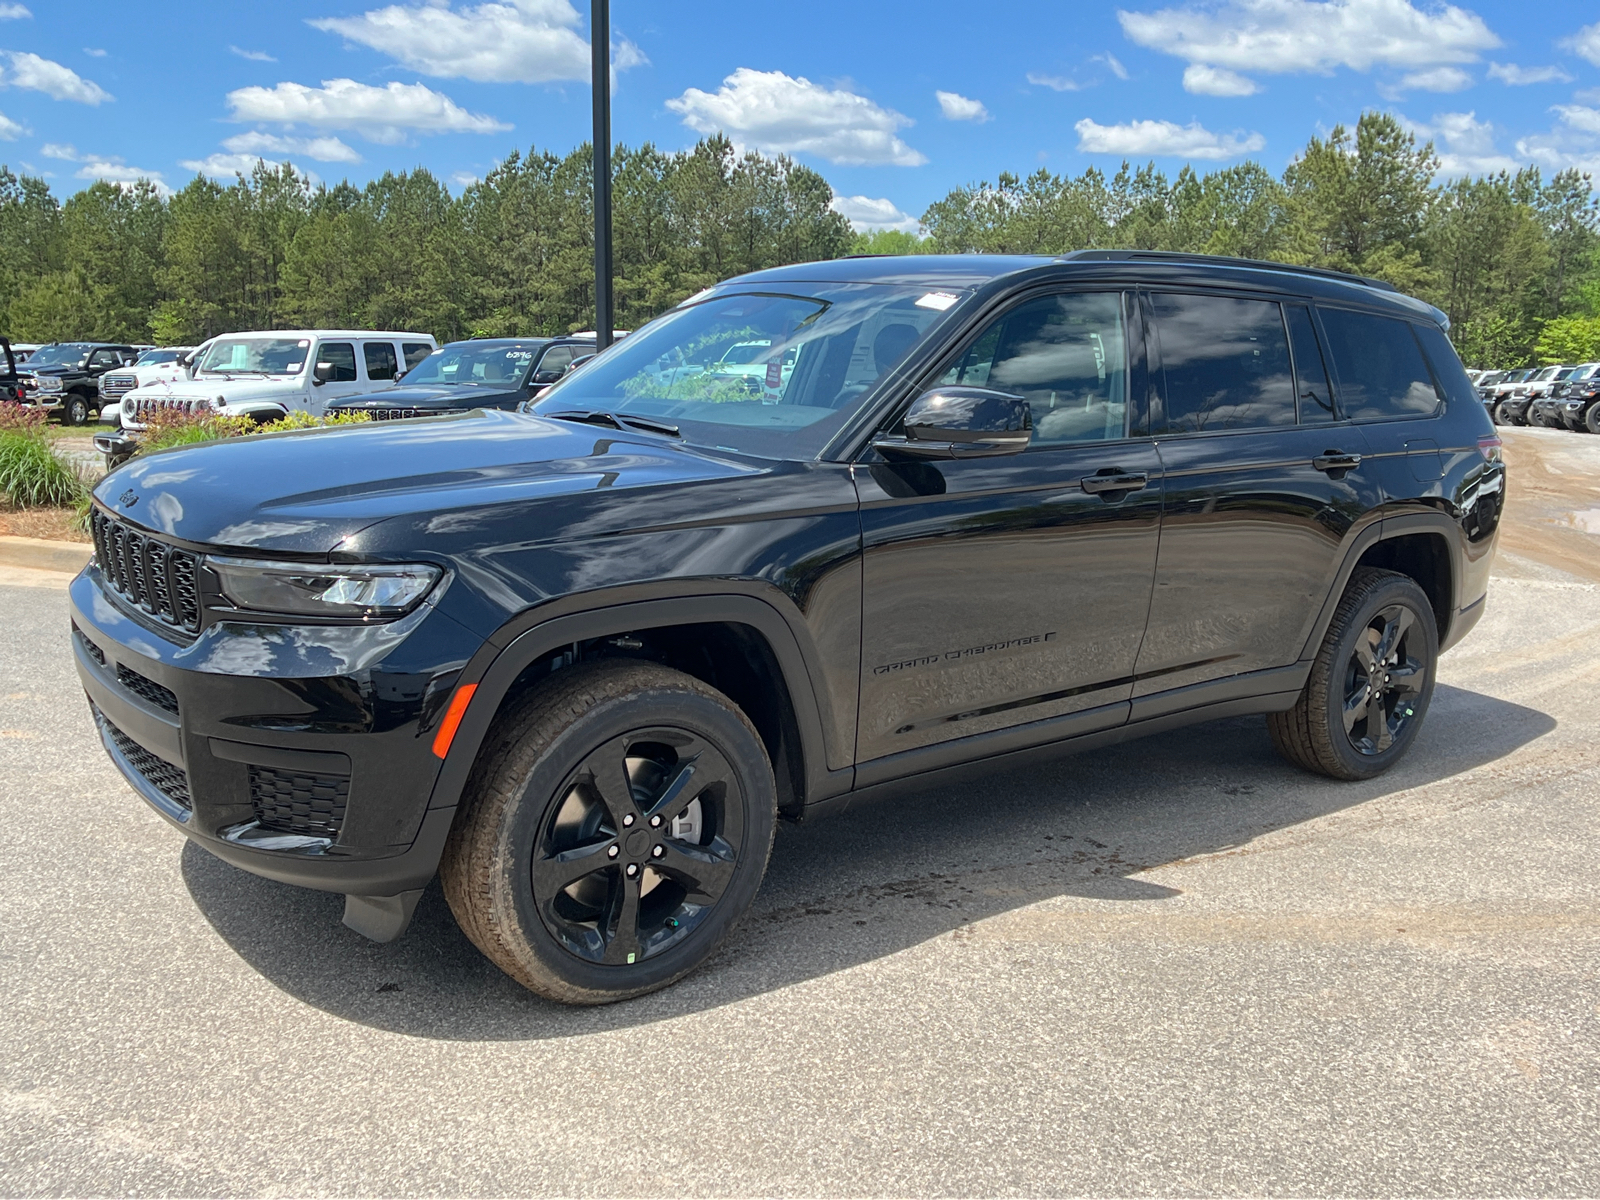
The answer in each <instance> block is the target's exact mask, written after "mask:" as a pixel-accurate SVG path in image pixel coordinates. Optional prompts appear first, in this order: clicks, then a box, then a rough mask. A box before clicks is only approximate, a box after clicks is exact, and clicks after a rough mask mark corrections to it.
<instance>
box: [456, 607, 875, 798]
mask: <svg viewBox="0 0 1600 1200" xmlns="http://www.w3.org/2000/svg"><path fill="white" fill-rule="evenodd" d="M734 586H736V585H734ZM728 588H729V584H727V583H726V582H723V583H722V584H721V587H720V589H719V590H717V591H710V592H706V593H703V594H696V595H682V594H678V595H675V596H671V597H663V598H658V599H625V598H624V597H626V596H627V595H628V594H629V593H630V592H633V591H634V589H618V591H619V592H621V593H622V595H621V596H617V595H614V594H602V595H599V596H593V595H590V596H579V597H569V598H568V600H569V601H579V602H587V603H585V604H584V606H583V607H581V608H579V609H578V610H577V611H556V610H564V609H566V608H567V607H568V605H566V604H558V605H550V606H540V607H539V608H537V609H533V610H530V611H529V612H527V613H524V614H522V615H521V616H519V617H517V618H515V619H513V620H512V621H511V622H508V623H507V625H506V626H504V627H503V628H502V629H501V630H500V631H499V632H498V633H496V634H495V635H494V636H493V637H491V638H490V639H489V640H488V641H487V642H485V643H484V645H483V647H482V648H481V649H480V650H479V651H478V653H477V654H475V655H473V657H472V660H471V661H469V662H468V663H467V665H466V667H464V668H463V669H462V672H461V675H460V677H459V679H458V681H457V686H458V687H459V686H462V685H465V684H476V685H477V688H476V691H475V692H474V693H473V696H472V700H471V702H470V703H469V704H468V705H467V711H466V714H465V716H463V718H462V720H461V724H460V726H459V728H458V729H457V730H456V734H455V738H454V739H453V741H452V742H451V744H450V750H449V753H448V754H447V755H446V757H445V760H444V765H443V766H442V767H441V768H440V771H439V774H438V777H437V778H436V780H435V781H434V786H433V793H432V795H431V796H430V798H429V801H428V807H429V808H430V809H435V808H450V807H454V806H455V805H456V804H457V803H458V802H459V801H460V798H461V794H462V792H463V790H464V789H465V788H466V784H467V779H468V777H469V775H470V774H471V771H472V767H473V764H474V763H475V762H476V761H477V757H478V751H479V749H480V748H481V747H482V745H483V741H484V738H485V737H486V736H487V735H488V732H489V726H490V725H491V723H492V722H493V720H494V718H495V716H496V715H497V714H498V712H499V710H500V706H501V704H502V702H503V701H504V700H505V697H506V695H507V693H508V692H509V691H510V690H511V686H512V684H513V683H515V682H516V680H517V677H518V676H519V675H521V674H522V672H523V671H524V670H525V669H526V668H527V667H528V666H529V665H530V664H532V663H534V662H536V661H537V660H538V659H539V658H541V657H543V656H544V655H546V654H548V653H550V652H551V651H553V650H558V649H560V648H561V647H563V646H568V645H571V644H572V643H574V642H583V641H589V640H591V639H594V638H602V637H607V636H611V635H615V634H622V633H629V632H635V631H638V630H641V629H654V628H660V627H662V626H667V625H694V624H711V623H718V624H731V625H745V626H748V627H750V628H751V629H753V630H755V632H756V633H757V634H759V635H760V636H761V637H762V638H763V639H765V641H766V643H767V645H768V646H769V647H770V648H771V650H772V653H773V657H774V658H775V659H776V661H777V664H778V668H779V670H780V671H781V672H782V674H783V683H784V686H785V687H787V689H788V692H789V699H790V702H791V705H792V708H793V711H794V716H795V724H796V726H797V727H798V731H799V737H800V747H799V749H800V754H801V760H802V764H803V769H804V791H805V795H804V797H803V802H804V803H815V802H817V801H818V800H821V799H824V798H826V797H829V796H834V795H838V794H840V793H842V792H846V791H849V790H850V788H851V786H852V785H853V784H854V780H855V769H854V767H846V768H844V769H842V770H829V769H828V766H827V752H826V745H825V741H824V734H823V728H824V722H823V708H822V706H823V705H824V704H825V703H826V702H827V701H826V698H825V697H826V689H825V686H824V684H823V681H822V680H821V679H819V678H816V677H815V675H814V673H813V671H812V667H811V660H810V657H808V655H807V654H806V651H805V649H804V647H803V643H802V638H804V643H806V644H809V642H810V639H809V637H808V636H805V635H804V634H803V632H802V634H800V635H797V633H796V631H795V629H794V628H793V626H792V624H791V623H790V621H789V620H788V619H786V618H785V617H784V615H783V614H782V612H780V611H779V609H778V608H776V607H775V606H774V605H773V604H771V603H769V602H768V601H767V600H765V599H763V598H761V597H759V596H755V595H748V594H740V593H738V592H734V591H731V590H728ZM812 653H813V655H814V653H815V651H814V649H813V651H812ZM851 749H852V750H853V749H854V747H853V746H852V747H851ZM851 757H852V758H853V757H854V755H853V754H852V755H851Z"/></svg>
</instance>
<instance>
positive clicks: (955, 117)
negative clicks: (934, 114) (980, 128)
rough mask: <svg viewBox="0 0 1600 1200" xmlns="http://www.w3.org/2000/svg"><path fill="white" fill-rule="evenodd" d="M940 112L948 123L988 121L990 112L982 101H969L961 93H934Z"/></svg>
mask: <svg viewBox="0 0 1600 1200" xmlns="http://www.w3.org/2000/svg"><path fill="white" fill-rule="evenodd" d="M934 96H935V97H936V98H937V99H938V101H939V111H940V112H942V113H943V114H944V116H945V119H946V120H947V121H987V120H988V119H989V110H988V109H987V108H985V107H984V106H983V104H982V103H981V102H980V101H977V100H969V99H967V98H966V97H965V96H963V95H961V94H960V93H959V92H934Z"/></svg>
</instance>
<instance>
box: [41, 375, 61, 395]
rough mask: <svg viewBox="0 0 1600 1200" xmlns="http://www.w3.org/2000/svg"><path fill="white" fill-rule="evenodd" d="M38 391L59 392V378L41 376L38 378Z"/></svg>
mask: <svg viewBox="0 0 1600 1200" xmlns="http://www.w3.org/2000/svg"><path fill="white" fill-rule="evenodd" d="M39 390H40V391H41V392H59V391H60V390H61V380H60V378H59V377H58V376H55V375H42V376H40V378H39Z"/></svg>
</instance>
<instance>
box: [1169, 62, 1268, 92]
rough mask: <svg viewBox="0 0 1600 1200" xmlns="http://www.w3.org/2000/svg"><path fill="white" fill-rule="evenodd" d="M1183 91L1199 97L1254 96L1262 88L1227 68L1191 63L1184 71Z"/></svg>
mask: <svg viewBox="0 0 1600 1200" xmlns="http://www.w3.org/2000/svg"><path fill="white" fill-rule="evenodd" d="M1183 90H1184V91H1186V92H1193V93H1194V94H1195V95H1197V96H1254V95H1255V94H1256V93H1257V92H1259V91H1260V90H1261V88H1260V86H1259V85H1258V84H1257V83H1256V81H1255V80H1254V79H1247V78H1245V77H1244V76H1243V75H1240V74H1238V73H1237V72H1234V71H1230V70H1228V69H1227V68H1225V67H1208V66H1206V65H1205V63H1190V64H1189V65H1188V66H1187V67H1185V68H1184V69H1183Z"/></svg>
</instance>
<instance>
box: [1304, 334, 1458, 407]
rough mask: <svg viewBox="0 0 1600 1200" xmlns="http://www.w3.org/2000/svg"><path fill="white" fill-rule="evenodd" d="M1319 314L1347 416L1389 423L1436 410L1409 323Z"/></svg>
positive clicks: (1433, 391)
mask: <svg viewBox="0 0 1600 1200" xmlns="http://www.w3.org/2000/svg"><path fill="white" fill-rule="evenodd" d="M1321 312H1322V327H1323V329H1324V330H1326V331H1327V334H1328V348H1329V350H1331V351H1332V353H1333V364H1334V370H1335V372H1336V374H1337V375H1338V377H1339V401H1340V406H1341V408H1342V409H1343V412H1344V415H1345V416H1346V417H1347V418H1349V419H1350V420H1353V421H1390V420H1394V419H1396V418H1399V417H1426V416H1432V415H1433V413H1434V412H1436V411H1437V410H1438V407H1439V393H1438V391H1437V390H1436V389H1435V387H1434V384H1433V375H1432V373H1431V372H1430V371H1429V370H1428V363H1427V360H1426V359H1425V358H1423V355H1422V347H1421V345H1420V344H1419V343H1418V341H1417V335H1416V334H1415V333H1413V332H1412V329H1413V327H1412V325H1411V323H1410V322H1409V321H1402V320H1399V319H1398V318H1395V317H1380V316H1376V315H1374V314H1372V313H1362V312H1352V311H1350V310H1349V309H1343V308H1324V309H1322V310H1321ZM1458 365H1459V364H1458Z"/></svg>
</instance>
